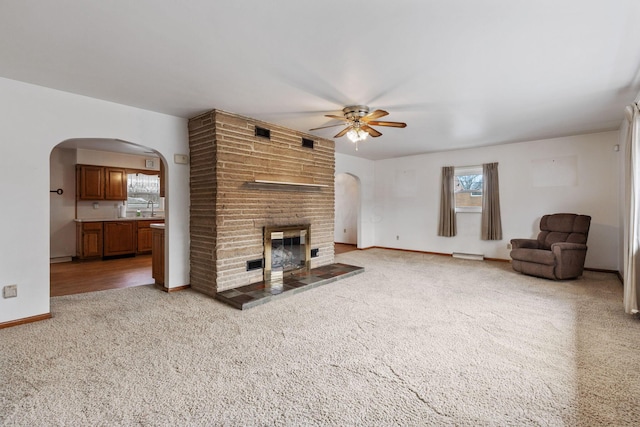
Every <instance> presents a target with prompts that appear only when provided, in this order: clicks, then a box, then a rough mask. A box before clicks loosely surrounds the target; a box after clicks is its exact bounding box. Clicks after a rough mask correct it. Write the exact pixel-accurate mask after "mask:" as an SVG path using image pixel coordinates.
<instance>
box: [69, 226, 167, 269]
mask: <svg viewBox="0 0 640 427" xmlns="http://www.w3.org/2000/svg"><path fill="white" fill-rule="evenodd" d="M151 224H164V219H162V218H160V219H143V220H128V221H117V220H116V221H95V222H93V221H92V222H78V223H77V225H76V256H77V257H78V259H90V258H102V257H109V256H117V255H133V254H150V253H151V249H152V247H153V234H152V229H151ZM163 271H164V269H163Z"/></svg>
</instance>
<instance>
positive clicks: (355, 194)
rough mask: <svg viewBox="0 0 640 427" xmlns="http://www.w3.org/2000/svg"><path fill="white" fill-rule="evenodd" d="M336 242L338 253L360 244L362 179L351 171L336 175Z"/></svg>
mask: <svg viewBox="0 0 640 427" xmlns="http://www.w3.org/2000/svg"><path fill="white" fill-rule="evenodd" d="M334 188H335V216H334V218H335V224H334V242H335V243H336V253H340V252H345V251H348V250H349V249H356V248H357V247H359V246H360V180H359V178H358V177H356V176H355V175H351V174H349V173H338V174H336V177H335V187H334Z"/></svg>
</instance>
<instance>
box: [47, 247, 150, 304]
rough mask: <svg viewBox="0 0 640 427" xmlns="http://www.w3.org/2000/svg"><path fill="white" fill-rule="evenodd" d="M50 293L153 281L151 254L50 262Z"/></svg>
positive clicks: (111, 287)
mask: <svg viewBox="0 0 640 427" xmlns="http://www.w3.org/2000/svg"><path fill="white" fill-rule="evenodd" d="M50 278H51V282H50V283H51V296H52V297H56V296H62V295H72V294H80V293H84V292H94V291H104V290H107V289H117V288H129V287H132V286H140V285H149V284H153V283H154V280H153V278H152V277H151V255H137V256H135V257H131V258H118V259H110V260H106V261H82V262H80V261H73V262H63V263H57V264H51V276H50Z"/></svg>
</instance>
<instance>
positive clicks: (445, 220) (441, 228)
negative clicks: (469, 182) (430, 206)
mask: <svg viewBox="0 0 640 427" xmlns="http://www.w3.org/2000/svg"><path fill="white" fill-rule="evenodd" d="M453 174H454V167H453V166H444V167H443V168H442V187H441V189H440V223H439V224H438V236H444V237H453V236H455V235H456V206H455V199H454V197H455V196H454V194H453Z"/></svg>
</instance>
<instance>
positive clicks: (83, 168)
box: [76, 165, 127, 200]
mask: <svg viewBox="0 0 640 427" xmlns="http://www.w3.org/2000/svg"><path fill="white" fill-rule="evenodd" d="M76 197H77V198H78V200H127V171H126V169H123V168H115V167H105V166H91V165H76Z"/></svg>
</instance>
